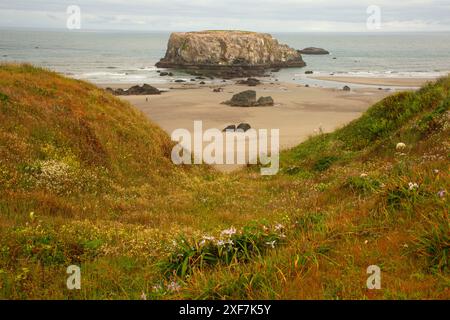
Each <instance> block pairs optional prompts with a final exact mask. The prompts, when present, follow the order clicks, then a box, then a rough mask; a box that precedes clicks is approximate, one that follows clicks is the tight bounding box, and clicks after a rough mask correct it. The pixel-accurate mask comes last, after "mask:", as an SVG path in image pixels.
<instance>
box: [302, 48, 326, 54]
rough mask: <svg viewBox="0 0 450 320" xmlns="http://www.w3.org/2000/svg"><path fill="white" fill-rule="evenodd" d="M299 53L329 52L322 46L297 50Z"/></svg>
mask: <svg viewBox="0 0 450 320" xmlns="http://www.w3.org/2000/svg"><path fill="white" fill-rule="evenodd" d="M297 51H298V52H300V53H301V54H330V53H329V52H328V51H327V50H325V49H322V48H315V47H308V48H305V49H302V50H297Z"/></svg>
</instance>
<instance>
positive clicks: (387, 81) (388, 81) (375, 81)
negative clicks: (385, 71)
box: [310, 76, 435, 88]
mask: <svg viewBox="0 0 450 320" xmlns="http://www.w3.org/2000/svg"><path fill="white" fill-rule="evenodd" d="M310 78H312V79H317V80H325V81H336V82H345V83H354V84H363V85H375V86H377V85H378V86H393V87H414V88H416V87H420V86H422V85H424V84H425V83H426V82H429V81H433V80H435V78H388V77H380V78H375V77H370V78H369V77H343V76H310Z"/></svg>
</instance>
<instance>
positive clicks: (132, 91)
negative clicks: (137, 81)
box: [105, 83, 161, 96]
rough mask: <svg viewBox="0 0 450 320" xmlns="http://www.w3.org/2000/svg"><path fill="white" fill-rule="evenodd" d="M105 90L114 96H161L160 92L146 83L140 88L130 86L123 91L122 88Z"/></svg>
mask: <svg viewBox="0 0 450 320" xmlns="http://www.w3.org/2000/svg"><path fill="white" fill-rule="evenodd" d="M105 90H106V91H108V92H109V93H112V94H114V95H116V96H130V95H151V94H161V91H159V90H158V89H157V88H155V87H153V86H151V85H149V84H146V83H145V84H143V85H142V86H139V85H136V86H132V87H130V88H129V89H127V90H124V89H122V88H118V89H112V88H106V89H105Z"/></svg>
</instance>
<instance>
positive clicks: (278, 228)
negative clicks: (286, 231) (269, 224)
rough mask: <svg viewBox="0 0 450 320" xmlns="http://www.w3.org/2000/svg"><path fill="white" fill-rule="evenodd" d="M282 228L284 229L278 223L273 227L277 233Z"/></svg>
mask: <svg viewBox="0 0 450 320" xmlns="http://www.w3.org/2000/svg"><path fill="white" fill-rule="evenodd" d="M283 228H284V226H283V225H282V224H281V223H278V224H277V225H275V231H279V230H281V229H283Z"/></svg>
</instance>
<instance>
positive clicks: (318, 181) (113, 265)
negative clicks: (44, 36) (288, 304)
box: [0, 64, 450, 299]
mask: <svg viewBox="0 0 450 320" xmlns="http://www.w3.org/2000/svg"><path fill="white" fill-rule="evenodd" d="M449 88H450V77H446V78H442V79H440V80H438V81H437V82H435V83H431V84H428V85H425V86H424V87H423V88H421V89H420V90H418V91H416V92H402V93H398V94H394V95H393V96H390V97H388V98H386V99H384V100H382V101H380V102H378V103H376V104H375V105H374V106H372V107H371V108H369V110H368V111H367V112H365V113H364V114H363V115H362V116H361V117H360V118H359V119H357V120H355V121H353V122H351V123H349V124H348V125H346V126H345V127H342V128H341V129H338V130H336V131H335V132H332V133H328V134H319V135H316V136H313V137H311V138H310V139H308V140H307V141H305V142H304V143H302V144H300V145H298V146H296V147H294V148H292V149H291V150H287V151H284V152H282V154H281V159H280V160H281V162H280V163H281V170H280V173H279V174H278V175H276V176H271V177H262V176H259V174H258V173H257V169H258V168H257V167H255V166H253V167H249V168H247V169H245V170H242V171H238V172H234V173H231V174H223V173H220V172H216V171H214V170H212V169H211V168H209V167H207V166H190V167H179V166H175V165H173V164H172V163H171V161H170V150H171V148H172V144H171V141H170V139H169V137H168V136H167V135H166V134H165V133H164V132H163V131H162V130H161V129H160V128H158V127H157V126H155V125H154V124H152V123H151V122H150V121H149V120H147V119H146V118H145V116H144V115H143V114H141V113H140V112H138V111H136V110H135V109H134V108H133V107H132V106H130V105H129V104H127V103H125V102H123V101H121V100H119V99H117V98H116V97H113V96H112V95H110V94H108V93H106V92H104V91H103V90H100V89H98V88H97V87H95V86H93V85H90V84H88V83H85V82H82V81H76V80H71V79H67V78H64V77H62V76H60V75H57V74H56V73H53V72H49V71H46V70H43V69H40V68H35V67H33V66H30V65H12V64H3V65H0V123H1V126H0V256H1V259H0V298H6V299H139V298H140V297H141V295H142V293H144V294H145V295H146V296H147V298H151V299H393V298H394V299H400V298H401V299H430V298H435V299H448V298H450V294H449V283H450V278H449V273H448V272H449V270H448V248H449V239H448V235H449V220H448V212H449V201H448V191H449V179H448V170H449V167H448V164H449V161H448V160H449V156H450V152H449V150H450V149H449V147H450V144H449V101H450V99H449ZM398 142H403V143H405V144H406V146H407V147H406V149H405V150H401V151H397V150H396V148H395V147H396V144H397V143H398ZM411 185H413V187H411ZM416 186H417V187H416ZM234 229H235V230H236V232H229V234H227V233H226V232H225V233H223V231H224V230H229V231H230V230H233V231H234ZM212 236H214V239H212V238H210V237H212ZM70 264H77V265H79V266H81V270H82V271H81V272H82V288H81V290H76V291H70V290H68V289H66V287H65V283H66V279H67V274H66V268H67V266H69V265H70ZM372 264H376V265H378V266H380V267H381V270H382V289H381V290H377V291H369V290H367V289H366V287H365V283H366V279H367V274H366V269H367V267H368V266H369V265H372Z"/></svg>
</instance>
